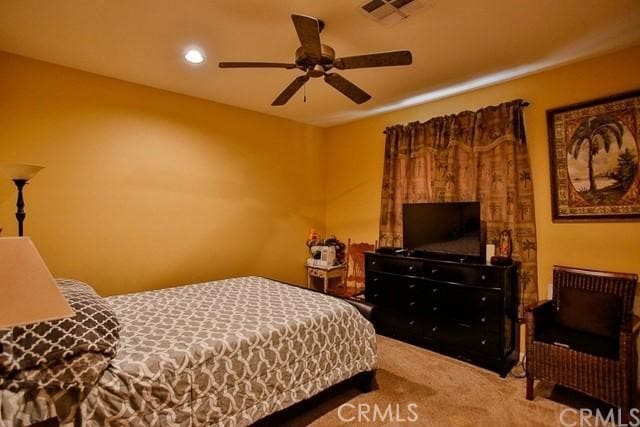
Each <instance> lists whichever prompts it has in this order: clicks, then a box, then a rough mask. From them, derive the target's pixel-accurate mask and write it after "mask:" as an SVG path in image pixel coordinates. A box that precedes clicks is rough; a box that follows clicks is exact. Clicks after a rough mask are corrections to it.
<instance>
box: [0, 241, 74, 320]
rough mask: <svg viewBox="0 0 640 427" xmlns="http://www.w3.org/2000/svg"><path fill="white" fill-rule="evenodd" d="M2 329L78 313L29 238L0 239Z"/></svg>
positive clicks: (0, 308)
mask: <svg viewBox="0 0 640 427" xmlns="http://www.w3.org/2000/svg"><path fill="white" fill-rule="evenodd" d="M0 295H1V296H0V328H7V327H12V326H19V325H27V324H30V323H36V322H43V321H47V320H56V319H62V318H64V317H70V316H73V315H74V312H73V310H72V309H71V307H69V304H67V301H66V300H65V299H64V297H63V296H62V294H61V293H60V290H59V289H58V286H57V285H56V282H55V281H54V280H53V277H52V276H51V273H50V272H49V269H48V268H47V266H46V264H45V263H44V260H43V259H42V257H41V256H40V254H39V253H38V250H37V249H36V247H35V245H34V244H33V242H32V241H31V239H29V238H28V237H2V238H0Z"/></svg>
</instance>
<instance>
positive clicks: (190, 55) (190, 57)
mask: <svg viewBox="0 0 640 427" xmlns="http://www.w3.org/2000/svg"><path fill="white" fill-rule="evenodd" d="M184 59H186V60H187V62H190V63H192V64H202V63H203V62H204V54H203V53H202V52H201V51H199V50H198V49H189V50H188V51H187V52H186V53H185V54H184Z"/></svg>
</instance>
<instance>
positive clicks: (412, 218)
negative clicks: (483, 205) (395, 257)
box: [402, 202, 485, 257]
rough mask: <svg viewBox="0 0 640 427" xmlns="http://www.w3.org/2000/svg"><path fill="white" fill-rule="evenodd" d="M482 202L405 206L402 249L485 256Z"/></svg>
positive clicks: (403, 208)
mask: <svg viewBox="0 0 640 427" xmlns="http://www.w3.org/2000/svg"><path fill="white" fill-rule="evenodd" d="M482 235H483V233H482V226H481V221H480V203H479V202H452V203H406V204H404V205H403V206H402V240H403V246H404V247H405V248H406V249H409V250H410V251H412V252H418V253H422V252H423V253H427V254H429V253H432V254H445V255H461V256H473V257H483V256H484V252H485V251H484V243H483V239H482Z"/></svg>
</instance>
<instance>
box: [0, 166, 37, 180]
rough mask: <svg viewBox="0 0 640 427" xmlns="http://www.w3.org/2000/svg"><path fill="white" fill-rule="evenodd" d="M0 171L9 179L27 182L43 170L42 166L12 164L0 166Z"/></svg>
mask: <svg viewBox="0 0 640 427" xmlns="http://www.w3.org/2000/svg"><path fill="white" fill-rule="evenodd" d="M0 169H2V170H4V172H5V174H6V175H7V177H9V178H10V179H25V180H27V181H28V180H30V179H31V178H33V177H34V176H35V175H36V174H37V173H38V172H40V171H41V170H42V169H44V166H38V165H26V164H19V163H12V164H2V165H0Z"/></svg>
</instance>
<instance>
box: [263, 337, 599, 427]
mask: <svg viewBox="0 0 640 427" xmlns="http://www.w3.org/2000/svg"><path fill="white" fill-rule="evenodd" d="M378 355H379V359H380V361H379V369H378V374H377V381H378V385H379V388H378V389H377V390H375V391H372V392H370V393H361V392H360V391H359V390H358V389H357V388H355V387H352V386H350V385H344V386H338V387H335V388H333V389H331V390H329V391H327V392H324V393H322V394H321V395H319V396H316V397H315V398H313V399H311V400H310V401H308V402H303V404H301V405H298V406H296V407H293V408H290V410H288V411H286V412H285V413H284V414H276V415H275V416H272V417H269V418H268V419H266V420H263V421H262V422H260V423H258V425H261V426H271V425H278V426H306V425H310V426H316V427H325V426H326V427H334V426H401V425H406V426H434V427H437V426H451V427H459V426H460V427H462V426H492V427H493V426H557V425H562V424H561V423H560V414H561V411H562V410H563V409H565V408H579V407H587V408H591V409H592V410H595V409H596V408H599V409H601V410H608V409H609V408H608V407H606V406H604V405H602V404H599V403H598V402H596V401H593V400H591V399H588V398H587V397H585V396H583V395H579V394H577V393H574V392H572V391H570V390H567V389H559V388H555V389H554V388H553V387H552V386H551V385H548V384H543V383H536V398H535V400H534V401H532V402H530V401H528V400H526V399H525V398H524V395H525V380H524V379H517V378H514V377H511V376H509V377H507V378H505V379H502V378H500V376H499V375H498V374H496V373H493V372H490V371H487V370H484V369H481V368H478V367H475V366H473V365H469V364H466V363H464V362H460V361H458V360H456V359H452V358H449V357H446V356H443V355H440V354H437V353H433V352H430V351H428V350H424V349H422V348H419V347H414V346H412V345H409V344H406V343H403V342H400V341H395V340H392V339H390V338H386V337H382V336H378ZM343 404H347V406H345V407H343V408H342V410H341V409H340V405H343ZM360 404H366V405H368V406H363V408H364V410H365V411H366V408H367V407H371V408H372V405H373V404H377V405H378V407H379V410H381V411H382V413H384V411H385V410H386V411H387V413H386V418H383V419H382V420H381V419H380V418H378V419H377V420H374V419H373V412H370V413H369V414H368V415H366V416H367V417H368V419H369V421H368V422H367V418H364V417H365V415H363V418H361V422H357V415H358V411H357V408H358V406H359V405H360ZM409 404H415V406H413V407H412V409H413V410H414V412H415V414H416V415H417V417H418V418H417V420H416V421H414V422H410V421H411V420H412V419H414V420H415V416H414V414H413V413H412V412H411V410H410V409H409V406H408V405H409ZM389 406H390V408H391V409H390V410H388V409H387V408H388V407H389ZM371 411H373V408H372V409H371ZM390 413H392V414H393V417H394V418H393V421H391V418H390V415H389V414H390ZM340 414H341V415H342V416H343V419H347V420H350V422H345V421H342V420H341V419H340ZM379 415H380V413H379ZM398 419H400V421H398ZM565 421H566V422H567V423H568V424H567V425H580V423H577V424H575V423H576V422H577V421H578V419H577V417H576V415H575V411H567V413H566V414H565ZM583 425H585V424H583ZM592 425H593V424H592Z"/></svg>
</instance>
